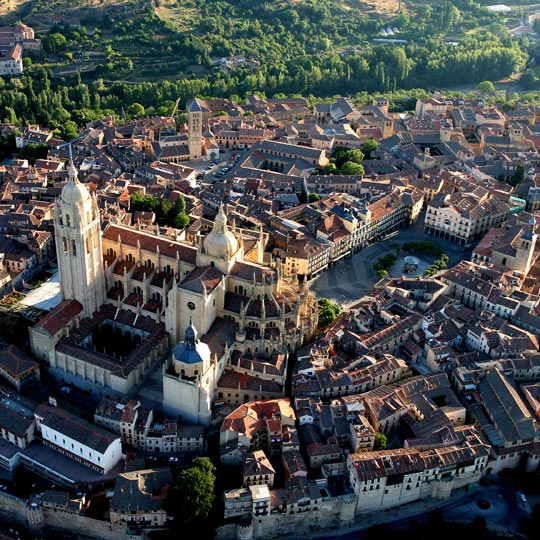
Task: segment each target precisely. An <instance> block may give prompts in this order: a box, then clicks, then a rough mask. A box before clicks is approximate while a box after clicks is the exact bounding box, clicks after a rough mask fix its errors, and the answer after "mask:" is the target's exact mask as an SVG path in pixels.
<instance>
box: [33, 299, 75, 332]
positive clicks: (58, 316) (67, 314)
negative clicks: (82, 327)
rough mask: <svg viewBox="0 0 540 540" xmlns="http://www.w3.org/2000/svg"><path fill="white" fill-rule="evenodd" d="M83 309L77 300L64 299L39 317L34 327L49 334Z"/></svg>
mask: <svg viewBox="0 0 540 540" xmlns="http://www.w3.org/2000/svg"><path fill="white" fill-rule="evenodd" d="M82 310H83V307H82V305H81V304H80V303H79V302H78V301H77V300H64V301H63V302H61V303H60V304H58V305H57V306H56V307H55V308H54V309H52V310H51V311H49V313H48V314H47V315H45V317H43V318H41V319H40V320H39V321H38V322H37V323H36V325H35V326H34V328H43V330H45V331H46V332H48V333H49V334H50V335H51V336H54V335H55V334H56V333H57V332H58V331H59V330H61V329H62V328H64V327H65V326H67V325H68V323H69V322H70V321H71V320H72V319H73V318H74V317H76V316H77V315H79V314H80V313H81V312H82Z"/></svg>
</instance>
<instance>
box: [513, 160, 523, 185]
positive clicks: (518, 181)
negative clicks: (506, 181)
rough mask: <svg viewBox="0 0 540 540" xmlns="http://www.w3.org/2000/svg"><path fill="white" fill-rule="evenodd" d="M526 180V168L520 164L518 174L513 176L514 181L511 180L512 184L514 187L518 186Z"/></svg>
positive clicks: (517, 168) (517, 169)
mask: <svg viewBox="0 0 540 540" xmlns="http://www.w3.org/2000/svg"><path fill="white" fill-rule="evenodd" d="M524 180H525V167H524V166H523V165H521V164H519V165H518V166H517V167H516V172H515V173H514V174H513V176H512V179H511V180H510V184H512V185H513V186H517V185H518V184H521V182H523V181H524Z"/></svg>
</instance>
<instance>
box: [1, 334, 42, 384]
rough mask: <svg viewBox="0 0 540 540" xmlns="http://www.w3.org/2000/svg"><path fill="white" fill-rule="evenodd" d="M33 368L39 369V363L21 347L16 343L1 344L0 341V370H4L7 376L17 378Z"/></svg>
mask: <svg viewBox="0 0 540 540" xmlns="http://www.w3.org/2000/svg"><path fill="white" fill-rule="evenodd" d="M35 369H39V364H38V363H37V362H35V361H34V360H32V359H31V358H30V357H29V356H28V355H27V354H26V353H25V352H24V351H23V350H22V349H19V347H17V346H16V345H2V344H1V343H0V371H5V372H6V373H7V374H8V375H9V376H11V377H13V378H14V379H18V378H20V377H22V376H23V375H24V374H25V373H28V372H29V371H32V370H35Z"/></svg>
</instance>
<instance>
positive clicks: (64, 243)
mask: <svg viewBox="0 0 540 540" xmlns="http://www.w3.org/2000/svg"><path fill="white" fill-rule="evenodd" d="M62 246H63V248H64V253H67V252H68V243H67V240H66V237H65V236H64V237H63V238H62Z"/></svg>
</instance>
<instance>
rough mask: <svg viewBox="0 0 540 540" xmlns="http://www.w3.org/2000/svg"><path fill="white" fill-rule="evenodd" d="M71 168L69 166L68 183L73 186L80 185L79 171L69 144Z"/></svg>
mask: <svg viewBox="0 0 540 540" xmlns="http://www.w3.org/2000/svg"><path fill="white" fill-rule="evenodd" d="M68 148H69V166H68V181H69V182H70V183H72V184H78V183H79V176H78V175H77V169H76V168H75V164H74V163H73V151H72V148H71V143H70V144H69V147H68Z"/></svg>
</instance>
